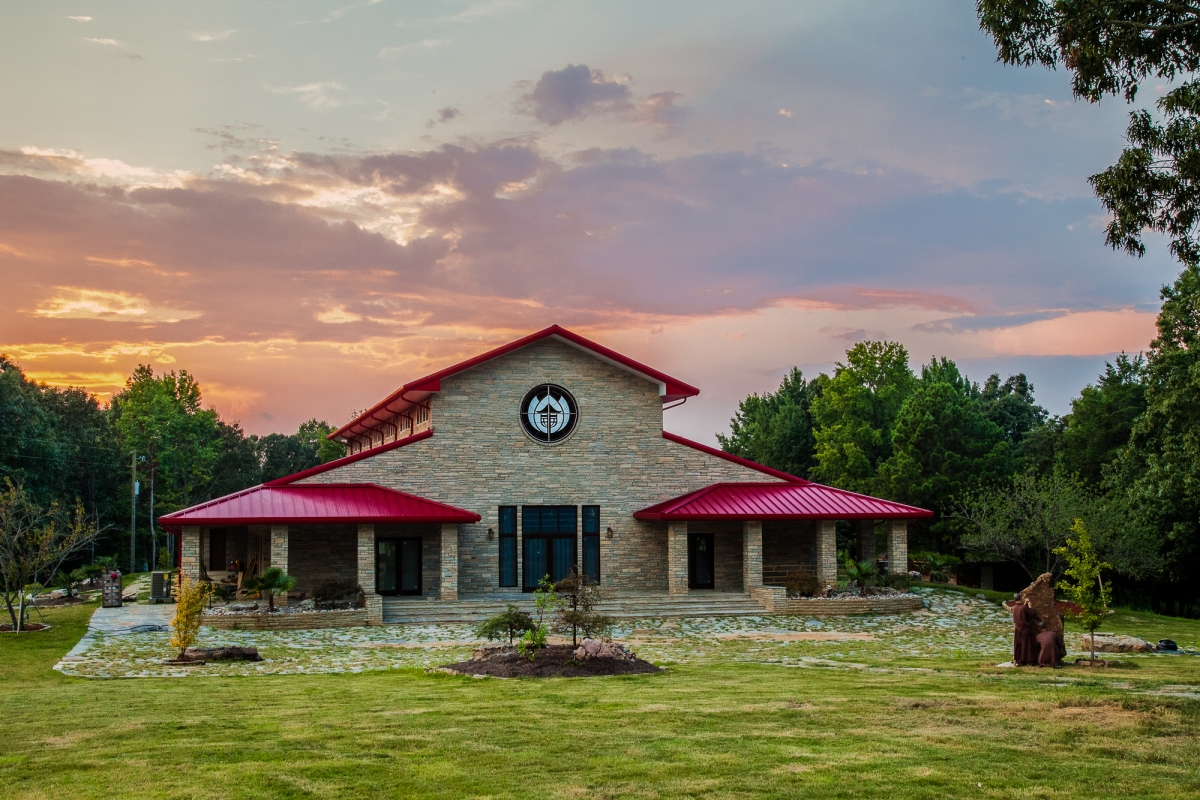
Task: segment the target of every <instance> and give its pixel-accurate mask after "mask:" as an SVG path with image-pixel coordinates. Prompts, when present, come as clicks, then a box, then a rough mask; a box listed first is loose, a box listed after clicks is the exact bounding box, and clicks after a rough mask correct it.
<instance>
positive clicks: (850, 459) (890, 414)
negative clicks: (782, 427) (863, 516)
mask: <svg viewBox="0 0 1200 800" xmlns="http://www.w3.org/2000/svg"><path fill="white" fill-rule="evenodd" d="M915 384H916V376H914V375H913V372H912V369H911V368H909V366H908V351H907V350H906V349H905V348H904V345H902V344H899V343H897V342H859V343H858V344H856V345H854V347H852V348H850V350H849V351H847V353H846V361H845V363H838V364H837V366H836V368H835V369H834V374H833V377H829V376H828V375H824V374H822V375H821V376H820V377H818V378H817V385H818V387H819V391H818V393H817V396H816V397H815V398H814V399H813V401H812V416H813V420H814V421H815V422H816V424H817V428H816V430H815V431H814V437H815V439H816V461H817V464H816V466H815V467H813V469H812V470H811V474H812V477H813V478H815V479H816V480H820V481H823V482H825V483H829V484H832V485H833V486H837V487H840V488H842V489H849V490H851V491H856V492H864V493H869V492H871V491H872V490H874V489H875V485H874V484H875V473H876V470H877V469H878V467H879V465H880V464H881V463H882V462H884V461H886V460H887V459H888V458H890V457H891V455H892V438H891V434H892V430H893V428H894V425H895V421H896V417H897V416H898V415H899V413H900V407H901V406H902V405H903V404H904V401H905V399H907V397H908V395H909V394H911V392H912V390H913V388H914V386H915Z"/></svg>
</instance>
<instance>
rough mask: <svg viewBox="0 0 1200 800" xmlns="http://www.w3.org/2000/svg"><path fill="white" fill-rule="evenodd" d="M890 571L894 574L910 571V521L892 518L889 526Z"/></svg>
mask: <svg viewBox="0 0 1200 800" xmlns="http://www.w3.org/2000/svg"><path fill="white" fill-rule="evenodd" d="M887 547H888V572H889V573H890V574H892V575H904V574H905V573H907V572H908V522H907V521H906V520H902V519H896V520H892V524H891V525H890V526H888V537H887Z"/></svg>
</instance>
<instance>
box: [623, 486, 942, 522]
mask: <svg viewBox="0 0 1200 800" xmlns="http://www.w3.org/2000/svg"><path fill="white" fill-rule="evenodd" d="M633 516H634V519H647V520H652V519H657V520H718V519H742V520H745V519H916V518H919V517H932V516H933V512H932V511H926V510H925V509H923V508H916V507H915V506H906V505H904V504H903V503H893V502H892V501H891V500H880V499H879V498H878V497H868V496H867V495H865V494H855V493H854V492H847V491H845V490H842V489H834V488H833V487H832V486H822V485H821V484H819V483H810V482H808V481H802V482H800V483H714V484H713V485H712V486H706V487H705V488H703V489H701V490H699V491H696V492H691V493H690V494H685V495H680V496H679V497H675V498H672V499H670V500H664V501H663V502H661V503H656V504H654V505H652V506H649V507H648V508H643V509H642V510H641V511H637V512H634V515H633Z"/></svg>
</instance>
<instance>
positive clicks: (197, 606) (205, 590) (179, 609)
mask: <svg viewBox="0 0 1200 800" xmlns="http://www.w3.org/2000/svg"><path fill="white" fill-rule="evenodd" d="M212 592H213V586H212V584H211V583H201V582H200V581H196V580H192V579H191V578H190V577H189V576H187V575H182V576H180V581H179V594H178V596H177V597H176V598H175V616H174V617H173V618H172V619H171V647H174V648H175V649H176V650H178V651H179V655H178V656H176V658H177V659H179V660H182V659H183V656H184V654H185V653H186V652H187V649H188V648H189V647H191V646H192V645H193V644H195V643H196V638H197V637H198V636H199V635H200V616H201V614H203V613H204V605H205V603H207V602H208V598H209V596H210V595H211V594H212Z"/></svg>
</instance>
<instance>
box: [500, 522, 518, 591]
mask: <svg viewBox="0 0 1200 800" xmlns="http://www.w3.org/2000/svg"><path fill="white" fill-rule="evenodd" d="M500 585H501V586H514V587H515V586H516V585H517V507H516V506H500Z"/></svg>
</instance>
